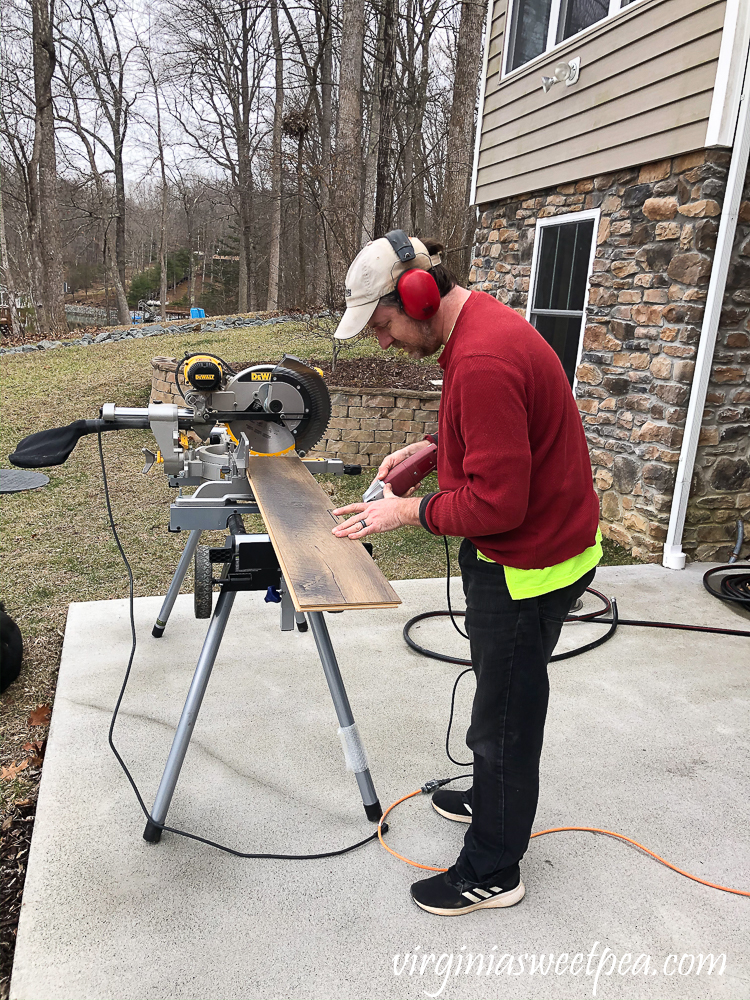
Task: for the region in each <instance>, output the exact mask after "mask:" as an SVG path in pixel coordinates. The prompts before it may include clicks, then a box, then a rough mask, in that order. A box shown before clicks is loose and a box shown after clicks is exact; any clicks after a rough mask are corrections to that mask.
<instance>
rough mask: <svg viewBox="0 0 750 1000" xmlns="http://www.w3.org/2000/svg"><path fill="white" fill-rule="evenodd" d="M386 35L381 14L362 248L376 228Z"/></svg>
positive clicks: (366, 162)
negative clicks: (381, 78)
mask: <svg viewBox="0 0 750 1000" xmlns="http://www.w3.org/2000/svg"><path fill="white" fill-rule="evenodd" d="M384 33H385V17H383V15H382V14H381V16H380V17H379V18H378V39H377V46H376V49H375V68H374V72H373V88H372V105H371V108H370V134H369V140H368V143H367V159H366V160H365V184H364V188H365V190H364V197H363V209H362V234H361V239H360V245H361V246H364V244H365V243H367V241H368V240H371V239H373V231H374V228H375V186H376V185H375V175H376V170H377V162H378V139H379V137H380V67H381V66H382V65H383V43H384Z"/></svg>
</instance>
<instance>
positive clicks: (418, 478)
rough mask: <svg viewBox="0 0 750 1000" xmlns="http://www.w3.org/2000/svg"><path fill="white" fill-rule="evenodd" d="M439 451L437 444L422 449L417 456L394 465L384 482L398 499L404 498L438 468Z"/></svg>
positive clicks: (411, 456)
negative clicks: (405, 494)
mask: <svg viewBox="0 0 750 1000" xmlns="http://www.w3.org/2000/svg"><path fill="white" fill-rule="evenodd" d="M437 451H438V450H437V445H436V444H431V445H430V446H429V448H420V450H419V451H418V452H416V454H414V455H410V456H409V458H405V459H404V461H403V462H399V463H398V465H394V467H393V468H392V469H391V471H390V472H389V473H388V475H387V476H386V477H385V479H383V480H382V482H383V483H388V484H389V485H390V487H391V489H392V490H393V492H394V493H395V494H396V496H397V497H402V496H403V495H404V493H406V492H407V491H408V490H410V489H411V488H412V487H413V486H418V485H419V484H420V483H421V482H422V480H423V479H424V478H425V476H428V475H429V474H430V473H431V472H433V471H434V470H435V469H436V468H437Z"/></svg>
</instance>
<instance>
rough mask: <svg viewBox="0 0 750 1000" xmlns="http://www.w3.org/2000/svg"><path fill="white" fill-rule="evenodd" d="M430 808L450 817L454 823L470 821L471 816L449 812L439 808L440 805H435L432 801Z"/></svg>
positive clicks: (447, 817)
mask: <svg viewBox="0 0 750 1000" xmlns="http://www.w3.org/2000/svg"><path fill="white" fill-rule="evenodd" d="M432 808H433V809H434V810H435V812H436V813H440V815H441V816H445V818H446V819H452V820H453V822H454V823H471V816H459V815H458V813H449V812H447V811H446V810H445V809H441V808H440V806H436V805H435V803H434V802H433V803H432Z"/></svg>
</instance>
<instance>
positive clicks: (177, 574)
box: [151, 528, 203, 639]
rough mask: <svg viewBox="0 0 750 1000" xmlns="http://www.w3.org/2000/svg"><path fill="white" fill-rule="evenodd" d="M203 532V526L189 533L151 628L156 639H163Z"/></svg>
mask: <svg viewBox="0 0 750 1000" xmlns="http://www.w3.org/2000/svg"><path fill="white" fill-rule="evenodd" d="M202 533H203V529H202V528H196V529H195V530H194V531H191V532H190V534H189V535H188V540H187V545H186V546H185V549H184V551H183V553H182V555H181V556H180V561H179V562H178V563H177V569H176V570H175V571H174V576H173V577H172V582H171V583H170V585H169V590H168V591H167V596H166V597H165V598H164V603H163V604H162V606H161V611H160V612H159V617H158V618H157V619H156V624H155V625H154V627H153V629H152V630H151V635H152V636H153V637H154V638H155V639H161V637H162V636H163V635H164V629H165V628H166V627H167V622H168V621H169V616H170V615H171V614H172V608H173V607H174V602H175V601H176V599H177V595H178V594H179V592H180V587H181V586H182V581H183V580H184V579H185V574H186V573H187V571H188V568H189V566H190V563H191V562H192V559H193V556H194V555H195V550H196V549H197V548H198V542H199V541H200V537H201V534H202Z"/></svg>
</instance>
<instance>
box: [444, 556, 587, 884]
mask: <svg viewBox="0 0 750 1000" xmlns="http://www.w3.org/2000/svg"><path fill="white" fill-rule="evenodd" d="M458 560H459V564H460V566H461V574H462V576H463V586H464V593H465V595H466V630H467V632H468V635H469V640H470V643H471V662H472V666H473V668H474V673H475V674H476V680H477V690H476V694H475V696H474V704H473V707H472V711H471V725H470V726H469V731H468V733H467V735H466V743H467V745H468V746H469V748H470V750H471V751H472V752H473V754H474V784H473V787H472V789H471V791H470V793H469V802H470V804H471V810H472V821H471V825H470V826H469V828H468V830H467V833H466V838H465V840H464V846H463V849H462V851H461V854H460V855H459V858H458V861H457V862H456V867H457V872H458V875H459V877H460V878H461V879H463V880H464V881H466V882H480V883H481V882H485V881H486V880H487V879H489V878H491V877H492V876H493V875H496V874H498V873H499V872H500V871H502V870H503V869H504V868H508V867H510V866H511V865H514V864H517V863H518V862H519V861H520V860H521V858H522V857H523V855H524V853H525V851H526V848H527V847H528V844H529V837H530V835H531V826H532V823H533V822H534V814H535V813H536V806H537V799H538V797H539V759H540V757H541V753H542V740H543V738H544V721H545V718H546V715H547V702H548V700H549V679H548V677H547V664H548V663H549V659H550V657H551V656H552V652H553V650H554V648H555V644H556V643H557V640H558V638H559V636H560V630H561V629H562V625H563V621H564V619H565V616H566V615H567V614H568V612H569V610H570V608H571V606H572V605H573V603H574V602H575V601H576V600H577V598H579V597H580V596H581V594H583V592H584V590H585V589H586V587H588V586H589V584H590V583H591V581H592V580H593V579H594V572H595V571H594V570H593V569H592V570H591V571H590V572H588V573H586V574H585V576H583V577H581V579H580V580H577V581H576V582H575V583H573V584H571V585H570V586H568V587H563V588H562V589H561V590H555V591H552V593H549V594H543V595H542V596H541V597H529V598H526V599H525V600H522V601H514V600H513V599H512V598H511V596H510V594H509V593H508V587H507V586H506V583H505V571H504V570H503V567H502V566H498V565H496V564H495V563H488V562H483V561H482V560H479V559H477V550H476V547H475V546H474V545H472V543H471V542H470V541H469V540H468V539H464V541H463V543H462V544H461V550H460V552H459V557H458Z"/></svg>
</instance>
